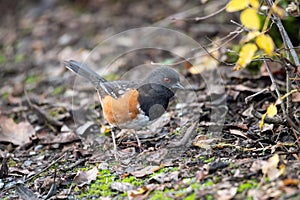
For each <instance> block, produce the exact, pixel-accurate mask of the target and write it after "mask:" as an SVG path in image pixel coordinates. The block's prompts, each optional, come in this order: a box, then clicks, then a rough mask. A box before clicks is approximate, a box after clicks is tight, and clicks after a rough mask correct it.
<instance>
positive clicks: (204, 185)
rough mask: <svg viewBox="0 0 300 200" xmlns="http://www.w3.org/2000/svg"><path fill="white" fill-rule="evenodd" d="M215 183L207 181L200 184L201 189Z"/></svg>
mask: <svg viewBox="0 0 300 200" xmlns="http://www.w3.org/2000/svg"><path fill="white" fill-rule="evenodd" d="M214 184H215V183H214V182H213V181H212V180H208V181H206V182H205V183H203V184H202V186H203V187H211V186H213V185H214Z"/></svg>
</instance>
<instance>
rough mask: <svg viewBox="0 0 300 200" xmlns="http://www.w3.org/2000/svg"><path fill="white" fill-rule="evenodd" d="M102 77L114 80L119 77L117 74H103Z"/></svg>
mask: <svg viewBox="0 0 300 200" xmlns="http://www.w3.org/2000/svg"><path fill="white" fill-rule="evenodd" d="M104 78H105V79H106V80H108V81H114V80H117V79H119V76H118V75H117V74H107V75H105V76H104Z"/></svg>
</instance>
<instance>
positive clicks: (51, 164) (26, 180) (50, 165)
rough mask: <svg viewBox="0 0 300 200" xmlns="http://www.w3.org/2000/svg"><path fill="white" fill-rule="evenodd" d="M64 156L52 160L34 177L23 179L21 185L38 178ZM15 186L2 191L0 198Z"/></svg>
mask: <svg viewBox="0 0 300 200" xmlns="http://www.w3.org/2000/svg"><path fill="white" fill-rule="evenodd" d="M65 155H66V153H64V154H63V155H62V156H60V157H59V158H57V159H56V160H54V161H53V162H52V163H50V164H49V165H48V166H47V167H45V168H44V169H43V170H41V171H39V172H38V173H36V174H35V175H33V176H31V177H29V178H27V179H25V180H24V182H23V183H26V182H28V181H30V180H32V179H34V178H36V177H37V176H39V175H40V174H41V173H43V172H45V171H47V170H48V169H49V168H50V167H52V166H53V165H54V164H56V163H57V162H58V161H60V160H61V159H62V158H63V157H64V156H65ZM16 185H17V184H15V185H12V186H10V187H8V188H5V189H4V190H2V191H1V194H0V198H1V197H3V196H4V195H5V192H7V191H9V190H11V189H13V188H15V187H16Z"/></svg>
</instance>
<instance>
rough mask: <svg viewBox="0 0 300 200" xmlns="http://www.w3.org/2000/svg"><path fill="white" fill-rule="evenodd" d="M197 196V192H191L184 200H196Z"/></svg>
mask: <svg viewBox="0 0 300 200" xmlns="http://www.w3.org/2000/svg"><path fill="white" fill-rule="evenodd" d="M195 198H196V194H195V192H193V193H192V194H190V195H189V196H187V197H185V198H184V200H194V199H195Z"/></svg>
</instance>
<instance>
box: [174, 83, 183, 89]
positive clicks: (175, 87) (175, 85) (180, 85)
mask: <svg viewBox="0 0 300 200" xmlns="http://www.w3.org/2000/svg"><path fill="white" fill-rule="evenodd" d="M172 88H174V89H182V90H183V89H184V87H183V85H182V84H181V83H180V82H177V83H175V84H174V85H172Z"/></svg>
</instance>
